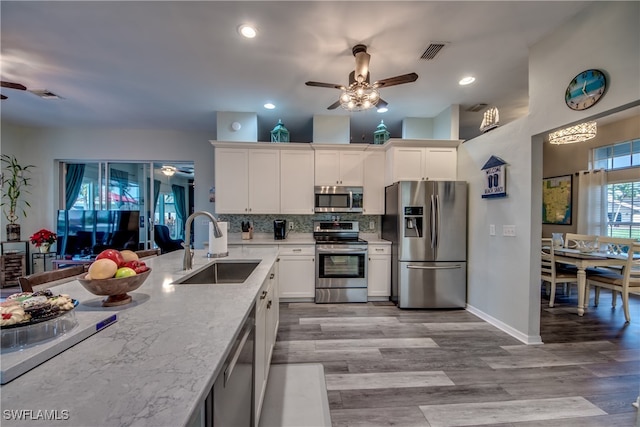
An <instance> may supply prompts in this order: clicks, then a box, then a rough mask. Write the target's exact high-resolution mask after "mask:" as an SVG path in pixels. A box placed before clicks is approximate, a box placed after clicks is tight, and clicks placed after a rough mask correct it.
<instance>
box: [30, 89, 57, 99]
mask: <svg viewBox="0 0 640 427" xmlns="http://www.w3.org/2000/svg"><path fill="white" fill-rule="evenodd" d="M29 92H31V93H33V94H34V95H38V96H39V97H40V98H43V99H62V97H61V96H58V95H56V94H55V93H53V92H50V91H48V90H46V89H32V90H29Z"/></svg>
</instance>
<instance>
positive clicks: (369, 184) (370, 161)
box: [362, 151, 385, 215]
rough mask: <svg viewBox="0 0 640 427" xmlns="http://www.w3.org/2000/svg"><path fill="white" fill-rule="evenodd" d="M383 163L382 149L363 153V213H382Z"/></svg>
mask: <svg viewBox="0 0 640 427" xmlns="http://www.w3.org/2000/svg"><path fill="white" fill-rule="evenodd" d="M384 165H385V155H384V152H383V151H372V152H367V153H365V154H364V194H363V196H362V197H363V209H362V212H363V214H364V215H383V214H384Z"/></svg>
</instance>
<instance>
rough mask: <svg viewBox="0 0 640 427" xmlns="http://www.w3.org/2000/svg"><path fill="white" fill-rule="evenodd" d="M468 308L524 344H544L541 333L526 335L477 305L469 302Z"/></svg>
mask: <svg viewBox="0 0 640 427" xmlns="http://www.w3.org/2000/svg"><path fill="white" fill-rule="evenodd" d="M466 309H467V311H468V312H470V313H472V314H475V315H476V316H478V317H479V318H481V319H482V320H484V321H485V322H487V323H490V324H492V325H493V326H495V327H496V328H498V329H500V330H501V331H503V332H506V333H507V334H509V335H511V336H512V337H514V338H515V339H517V340H518V341H521V342H523V343H524V344H527V345H539V344H543V342H542V337H541V336H540V335H526V334H523V333H522V332H520V331H518V330H517V329H514V328H512V327H511V326H509V325H507V324H506V323H504V322H502V321H501V320H498V319H496V318H495V317H493V316H491V315H489V314H487V313H485V312H484V311H482V310H479V309H477V308H476V307H474V306H472V305H470V304H467V307H466Z"/></svg>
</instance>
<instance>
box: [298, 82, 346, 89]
mask: <svg viewBox="0 0 640 427" xmlns="http://www.w3.org/2000/svg"><path fill="white" fill-rule="evenodd" d="M305 84H306V85H307V86H316V87H328V88H330V89H340V90H345V89H346V88H345V87H344V86H342V85H337V84H334V83H321V82H306V83H305Z"/></svg>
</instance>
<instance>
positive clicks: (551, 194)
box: [542, 175, 573, 225]
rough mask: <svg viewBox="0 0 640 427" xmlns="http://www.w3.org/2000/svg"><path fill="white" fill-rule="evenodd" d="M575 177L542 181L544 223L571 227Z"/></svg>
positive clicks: (558, 177)
mask: <svg viewBox="0 0 640 427" xmlns="http://www.w3.org/2000/svg"><path fill="white" fill-rule="evenodd" d="M572 182H573V176H571V175H564V176H554V177H551V178H544V179H543V180H542V223H543V224H561V225H571V184H572Z"/></svg>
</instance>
